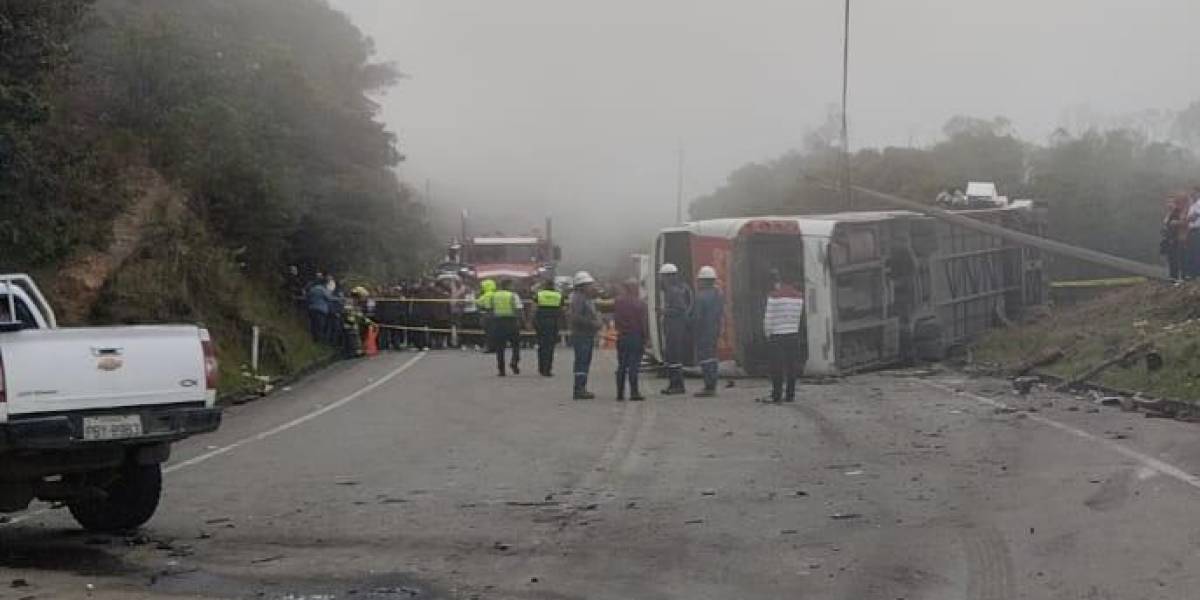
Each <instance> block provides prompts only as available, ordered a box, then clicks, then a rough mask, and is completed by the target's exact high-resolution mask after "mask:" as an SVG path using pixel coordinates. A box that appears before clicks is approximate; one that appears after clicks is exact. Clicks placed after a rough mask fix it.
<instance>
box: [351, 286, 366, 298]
mask: <svg viewBox="0 0 1200 600" xmlns="http://www.w3.org/2000/svg"><path fill="white" fill-rule="evenodd" d="M350 295H351V296H362V297H363V298H366V297H367V296H370V295H371V292H368V291H367V288H365V287H363V286H361V285H360V286H358V287H356V288H354V289H352V290H350Z"/></svg>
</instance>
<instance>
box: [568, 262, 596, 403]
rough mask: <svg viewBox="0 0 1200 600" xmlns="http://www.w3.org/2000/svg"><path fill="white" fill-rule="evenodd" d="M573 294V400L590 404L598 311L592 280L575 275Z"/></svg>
mask: <svg viewBox="0 0 1200 600" xmlns="http://www.w3.org/2000/svg"><path fill="white" fill-rule="evenodd" d="M574 284H575V291H573V292H572V293H571V316H570V321H571V345H572V347H574V349H575V390H574V393H573V394H572V398H574V399H575V400H591V399H593V398H595V397H596V395H595V394H593V393H591V392H589V391H588V390H587V383H588V372H589V371H591V369H592V351H593V350H594V349H595V348H596V332H598V331H600V324H601V322H600V311H598V310H596V300H595V298H596V280H595V279H593V278H592V276H591V275H590V274H588V272H587V271H580V272H578V273H576V274H575V279H574Z"/></svg>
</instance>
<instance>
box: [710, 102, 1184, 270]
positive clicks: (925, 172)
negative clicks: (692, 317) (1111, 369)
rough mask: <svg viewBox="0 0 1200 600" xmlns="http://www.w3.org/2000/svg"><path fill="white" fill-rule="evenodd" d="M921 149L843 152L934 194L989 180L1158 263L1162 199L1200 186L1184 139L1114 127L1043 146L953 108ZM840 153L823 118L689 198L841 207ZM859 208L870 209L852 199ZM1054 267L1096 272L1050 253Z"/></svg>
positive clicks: (760, 205) (911, 188) (745, 207)
mask: <svg viewBox="0 0 1200 600" xmlns="http://www.w3.org/2000/svg"><path fill="white" fill-rule="evenodd" d="M1197 117H1200V103H1198V104H1195V105H1193V106H1192V107H1190V108H1189V109H1187V110H1185V111H1182V112H1181V113H1180V116H1179V118H1178V124H1177V127H1176V131H1177V132H1178V134H1179V137H1180V139H1182V140H1185V141H1189V140H1197V139H1200V119H1198V118H1197ZM943 131H944V134H945V137H944V139H943V140H942V141H941V142H938V143H937V144H934V145H933V146H931V147H927V148H895V147H892V148H884V149H882V150H879V149H873V148H872V149H864V150H859V151H857V152H855V153H853V155H852V156H851V157H850V168H851V173H852V178H853V181H854V183H855V184H857V185H861V186H865V187H870V188H874V189H878V190H882V191H886V192H893V193H896V194H899V195H901V196H904V197H907V198H911V199H914V200H922V201H927V202H931V203H932V202H933V200H934V198H935V197H936V196H937V194H938V193H939V192H940V191H941V190H943V189H954V188H964V187H965V186H966V183H967V182H968V181H993V182H995V183H996V184H997V185H998V186H999V187H1000V190H1001V193H1003V194H1004V195H1006V196H1008V197H1009V198H1011V199H1034V200H1038V201H1044V202H1045V204H1046V205H1047V206H1048V208H1049V232H1048V235H1049V236H1051V237H1053V238H1055V239H1058V240H1062V241H1064V242H1068V243H1072V244H1077V245H1081V246H1086V247H1089V248H1093V249H1096V250H1100V251H1103V252H1108V253H1112V254H1117V255H1120V256H1125V257H1128V258H1132V259H1136V260H1141V261H1145V262H1157V261H1159V260H1160V258H1159V256H1158V240H1159V230H1160V225H1161V222H1162V218H1163V214H1164V213H1163V210H1164V200H1165V199H1166V198H1167V196H1168V195H1169V194H1170V193H1171V192H1174V191H1187V190H1190V189H1191V188H1192V187H1193V186H1195V185H1200V161H1198V160H1197V157H1196V154H1195V153H1194V152H1193V151H1192V150H1190V149H1189V148H1188V147H1186V146H1187V144H1185V143H1173V142H1162V141H1151V140H1148V139H1146V137H1145V136H1144V135H1142V134H1140V133H1138V132H1135V131H1132V130H1125V129H1118V130H1110V131H1089V132H1086V133H1083V134H1080V135H1071V134H1068V133H1066V132H1065V131H1059V132H1057V133H1056V134H1055V135H1054V136H1052V137H1051V139H1050V140H1049V142H1048V143H1047V144H1046V145H1039V144H1035V143H1032V142H1029V141H1025V140H1022V139H1019V138H1018V137H1017V136H1016V135H1014V133H1013V131H1012V127H1011V124H1010V122H1009V121H1008V120H1006V119H1004V118H997V119H993V120H983V119H974V118H968V117H956V118H954V119H952V120H950V121H949V122H948V123H947V124H946V126H945V127H944V128H943ZM840 161H841V159H840V153H839V152H838V149H837V146H836V137H835V136H834V135H832V134H831V131H830V128H829V127H826V128H825V129H824V131H823V132H819V133H816V134H813V135H811V136H810V137H809V139H808V140H807V143H806V145H805V148H804V150H801V151H794V152H791V153H789V154H787V155H784V156H782V157H780V158H777V159H774V160H772V161H769V162H766V163H761V164H760V163H756V164H749V165H746V166H744V167H742V168H740V169H738V170H736V171H734V172H733V173H732V174H731V175H730V176H729V179H728V181H727V183H726V184H725V185H724V186H723V187H721V188H720V189H718V190H717V191H716V192H714V193H712V194H709V195H707V196H703V197H700V198H697V199H696V200H694V201H693V202H692V204H691V215H692V217H693V218H698V219H703V218H713V217H720V216H734V215H762V214H771V213H783V214H802V213H816V212H831V211H840V210H846V202H845V199H844V197H843V196H842V195H841V194H840V193H839V192H836V191H833V190H830V189H829V187H828V184H827V182H834V183H836V182H837V181H838V180H839V173H840V165H841V162H840ZM855 208H858V209H863V208H877V207H873V206H871V205H870V204H868V203H859V204H857V205H856V206H855ZM1053 271H1054V273H1055V275H1056V276H1060V277H1070V276H1090V275H1099V274H1103V273H1102V272H1100V271H1097V270H1096V269H1092V268H1088V267H1085V266H1083V265H1079V264H1073V263H1070V262H1066V261H1055V263H1054V264H1053Z"/></svg>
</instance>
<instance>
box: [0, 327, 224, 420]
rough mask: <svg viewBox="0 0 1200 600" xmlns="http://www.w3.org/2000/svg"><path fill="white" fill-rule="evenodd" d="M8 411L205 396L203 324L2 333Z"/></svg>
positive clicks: (198, 399) (175, 401) (170, 401)
mask: <svg viewBox="0 0 1200 600" xmlns="http://www.w3.org/2000/svg"><path fill="white" fill-rule="evenodd" d="M0 359H2V360H3V365H4V374H5V379H6V383H7V390H6V391H7V399H8V402H7V411H5V412H7V414H8V415H10V416H11V415H20V414H32V413H44V412H56V411H75V410H90V409H104V408H113V407H124V406H154V405H161V404H180V403H196V402H205V401H206V399H207V398H208V396H209V393H208V390H206V389H205V372H204V352H203V349H202V347H201V342H200V330H199V329H198V328H197V327H194V326H188V325H170V326H146V327H96V328H78V329H76V328H71V329H43V330H28V331H22V332H17V333H6V334H0Z"/></svg>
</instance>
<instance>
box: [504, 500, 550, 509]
mask: <svg viewBox="0 0 1200 600" xmlns="http://www.w3.org/2000/svg"><path fill="white" fill-rule="evenodd" d="M504 504H505V505H506V506H519V507H523V508H536V507H540V506H560V505H561V504H562V502H554V501H545V502H537V501H534V502H519V501H516V500H511V501H508V502H505V503H504Z"/></svg>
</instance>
